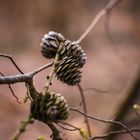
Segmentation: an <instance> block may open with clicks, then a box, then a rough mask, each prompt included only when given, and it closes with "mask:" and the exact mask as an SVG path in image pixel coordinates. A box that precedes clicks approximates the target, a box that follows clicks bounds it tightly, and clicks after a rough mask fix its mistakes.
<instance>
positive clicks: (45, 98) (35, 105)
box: [30, 92, 69, 123]
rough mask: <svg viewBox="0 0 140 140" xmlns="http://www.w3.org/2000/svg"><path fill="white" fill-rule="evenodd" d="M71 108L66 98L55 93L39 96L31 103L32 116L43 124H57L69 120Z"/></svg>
mask: <svg viewBox="0 0 140 140" xmlns="http://www.w3.org/2000/svg"><path fill="white" fill-rule="evenodd" d="M68 111H69V107H68V104H67V101H66V99H65V98H64V96H62V95H61V94H58V93H54V92H47V93H46V94H45V95H43V94H40V95H38V96H37V97H36V98H35V99H34V100H33V101H32V102H31V109H30V112H31V114H32V116H33V117H34V118H35V119H37V120H40V121H43V122H45V123H46V122H48V121H52V122H56V121H59V120H66V119H67V118H68Z"/></svg>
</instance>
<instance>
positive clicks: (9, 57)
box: [0, 53, 24, 74]
mask: <svg viewBox="0 0 140 140" xmlns="http://www.w3.org/2000/svg"><path fill="white" fill-rule="evenodd" d="M0 56H1V57H5V58H8V59H10V61H11V62H12V63H13V65H14V66H15V67H16V69H17V70H18V71H19V72H20V73H21V74H24V73H23V72H22V70H21V69H20V68H19V67H18V65H17V64H16V63H15V61H14V60H13V58H12V57H11V55H7V54H3V53H0Z"/></svg>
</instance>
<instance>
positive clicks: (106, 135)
mask: <svg viewBox="0 0 140 140" xmlns="http://www.w3.org/2000/svg"><path fill="white" fill-rule="evenodd" d="M129 130H130V131H131V132H139V133H140V129H136V128H134V129H129ZM126 133H128V131H127V130H120V131H110V132H108V133H106V134H104V135H101V136H95V137H93V138H89V140H96V139H105V138H107V137H109V136H111V135H114V134H116V135H120V134H126Z"/></svg>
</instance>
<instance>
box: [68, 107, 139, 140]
mask: <svg viewBox="0 0 140 140" xmlns="http://www.w3.org/2000/svg"><path fill="white" fill-rule="evenodd" d="M70 110H72V111H75V112H78V113H80V114H81V115H83V116H85V117H87V118H90V119H93V120H96V121H99V122H103V123H110V124H113V125H118V126H120V127H122V128H123V129H125V130H126V131H127V132H128V133H129V134H130V135H131V136H132V138H134V139H135V140H138V138H137V137H136V136H135V135H134V134H133V133H132V132H131V130H130V129H129V128H127V126H126V125H124V124H123V123H121V122H119V121H115V120H105V119H100V118H96V117H94V116H91V115H88V114H85V113H84V112H82V111H80V110H78V109H75V108H70ZM110 131H111V130H110Z"/></svg>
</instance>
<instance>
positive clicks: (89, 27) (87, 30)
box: [76, 9, 106, 44]
mask: <svg viewBox="0 0 140 140" xmlns="http://www.w3.org/2000/svg"><path fill="white" fill-rule="evenodd" d="M105 14H106V11H105V10H104V9H103V10H101V11H100V12H99V13H98V14H97V15H96V17H95V19H93V21H92V22H91V24H90V25H89V26H88V28H87V29H86V30H85V32H84V33H83V34H82V35H81V36H80V37H79V39H78V40H77V41H76V42H77V44H79V43H80V42H81V41H82V40H83V39H84V38H85V37H86V36H87V35H88V34H89V33H90V31H91V30H92V29H93V28H94V27H95V25H96V24H97V23H98V21H99V20H100V19H101V17H103V16H104V15H105Z"/></svg>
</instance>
